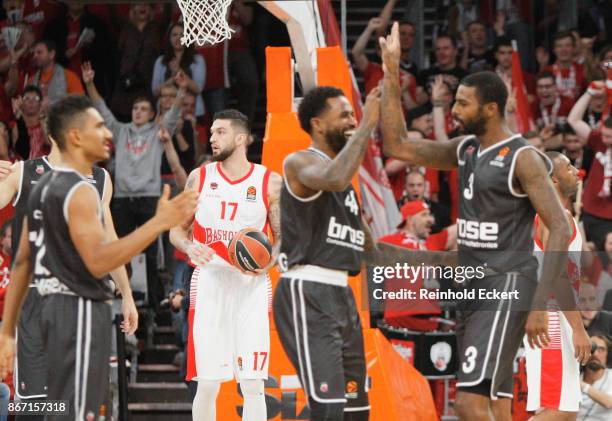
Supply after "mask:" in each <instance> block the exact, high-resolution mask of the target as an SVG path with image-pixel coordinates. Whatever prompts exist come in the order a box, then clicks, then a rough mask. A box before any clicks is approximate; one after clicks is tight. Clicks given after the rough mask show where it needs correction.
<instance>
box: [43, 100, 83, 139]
mask: <svg viewBox="0 0 612 421" xmlns="http://www.w3.org/2000/svg"><path fill="white" fill-rule="evenodd" d="M89 108H93V103H92V102H91V100H90V99H89V98H88V97H86V96H83V95H68V96H67V97H65V98H63V99H60V100H59V101H57V102H56V103H54V104H53V105H52V106H51V107H49V111H48V114H47V128H48V130H49V135H50V136H51V137H52V138H53V139H54V140H55V142H56V143H57V146H58V147H59V148H60V150H62V151H63V150H65V149H66V137H65V134H66V133H65V131H66V129H67V128H68V125H69V124H70V123H72V121H73V120H74V119H75V118H77V117H79V116H81V115H82V114H83V113H84V112H85V111H87V110H88V109H89Z"/></svg>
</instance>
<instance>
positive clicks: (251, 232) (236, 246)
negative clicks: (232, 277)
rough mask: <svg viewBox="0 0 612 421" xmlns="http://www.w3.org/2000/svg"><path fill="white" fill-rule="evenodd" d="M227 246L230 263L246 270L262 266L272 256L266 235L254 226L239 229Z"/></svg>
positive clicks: (268, 261) (264, 265)
mask: <svg viewBox="0 0 612 421" xmlns="http://www.w3.org/2000/svg"><path fill="white" fill-rule="evenodd" d="M227 248H228V254H229V258H230V262H231V264H232V265H234V266H236V267H237V268H238V269H242V270H246V271H252V270H257V269H261V268H264V267H266V266H267V265H268V263H270V259H271V258H272V245H271V244H270V240H269V239H268V236H267V235H266V234H264V233H263V232H261V231H259V230H257V229H255V228H245V229H243V230H241V231H239V232H238V234H236V235H235V236H234V238H232V239H231V240H230V242H229V245H228V247H227Z"/></svg>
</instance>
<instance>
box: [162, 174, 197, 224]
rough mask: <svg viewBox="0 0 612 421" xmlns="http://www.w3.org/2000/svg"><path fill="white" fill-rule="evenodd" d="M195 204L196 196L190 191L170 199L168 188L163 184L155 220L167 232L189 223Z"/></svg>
mask: <svg viewBox="0 0 612 421" xmlns="http://www.w3.org/2000/svg"><path fill="white" fill-rule="evenodd" d="M197 204H198V194H197V193H196V192H194V191H192V190H185V191H184V192H182V193H180V194H178V195H177V196H176V197H174V198H173V199H170V186H169V185H168V184H165V185H164V190H163V193H162V195H161V197H160V198H159V202H157V211H156V212H155V218H156V219H157V221H158V222H159V223H160V224H161V226H162V227H164V229H165V230H169V229H170V228H172V227H175V226H177V225H182V224H186V223H188V222H190V221H191V220H192V219H193V215H194V214H195V211H196V207H197Z"/></svg>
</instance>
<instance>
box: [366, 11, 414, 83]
mask: <svg viewBox="0 0 612 421" xmlns="http://www.w3.org/2000/svg"><path fill="white" fill-rule="evenodd" d="M396 3H397V0H388V1H387V3H386V4H385V7H384V8H383V10H382V11H381V12H380V15H379V16H378V17H379V18H380V19H381V25H380V28H378V29H377V31H376V35H377V37H381V36H384V35H385V32H386V30H387V27H388V26H389V22H390V20H391V15H392V14H393V9H394V8H395V4H396ZM415 34H416V28H415V26H414V24H413V23H412V22H409V21H407V20H401V21H400V22H399V36H400V48H401V56H400V69H401V70H403V71H404V72H408V73H410V74H411V75H412V76H414V77H415V78H416V77H417V76H418V74H419V69H418V68H417V66H416V64H415V63H414V62H413V61H412V60H410V52H411V50H412V45H413V44H414V36H415Z"/></svg>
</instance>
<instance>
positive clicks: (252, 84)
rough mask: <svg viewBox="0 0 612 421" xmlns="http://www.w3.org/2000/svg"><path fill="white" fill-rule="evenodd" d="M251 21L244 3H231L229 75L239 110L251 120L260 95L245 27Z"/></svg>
mask: <svg viewBox="0 0 612 421" xmlns="http://www.w3.org/2000/svg"><path fill="white" fill-rule="evenodd" d="M252 22H253V7H252V6H250V5H247V4H245V3H244V1H243V0H235V1H233V2H232V6H231V11H230V15H229V18H228V23H229V25H230V28H232V29H233V30H234V33H233V34H232V37H231V38H230V40H229V60H228V64H229V73H230V76H231V78H232V86H233V88H234V92H235V94H236V96H237V97H238V110H239V111H240V112H242V113H243V114H245V115H246V116H247V117H248V119H249V121H253V116H254V115H255V105H256V104H257V95H258V93H259V76H258V72H257V65H256V64H255V59H254V58H253V54H252V53H251V47H250V42H249V32H248V27H249V26H251V23H252Z"/></svg>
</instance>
